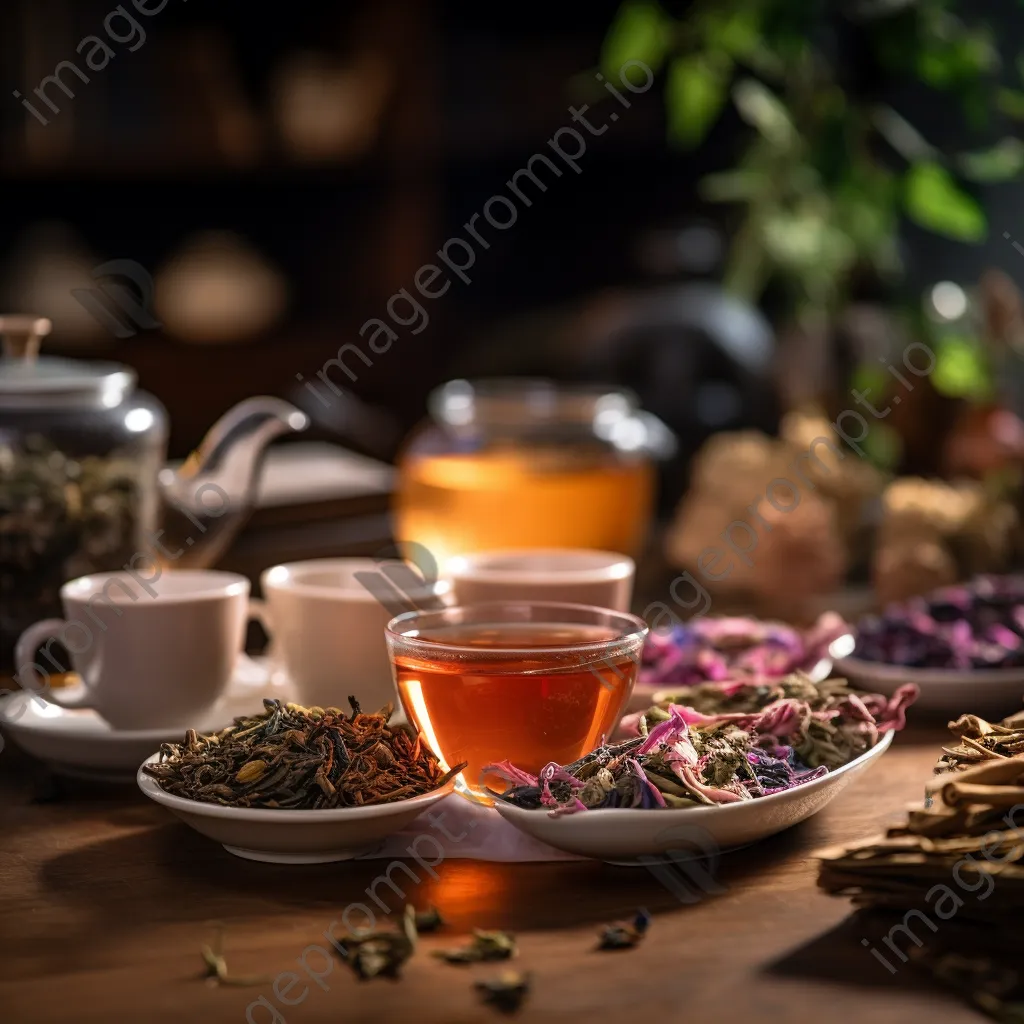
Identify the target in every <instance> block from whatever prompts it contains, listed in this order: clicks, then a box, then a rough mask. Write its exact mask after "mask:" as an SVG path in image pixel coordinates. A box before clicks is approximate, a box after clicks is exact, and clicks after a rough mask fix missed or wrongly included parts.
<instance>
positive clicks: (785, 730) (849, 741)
mask: <svg viewBox="0 0 1024 1024" xmlns="http://www.w3.org/2000/svg"><path fill="white" fill-rule="evenodd" d="M916 697H917V687H915V686H904V687H900V689H899V690H897V691H896V693H895V694H894V695H893V696H892V697H883V696H881V695H880V694H858V693H856V692H855V691H853V690H851V689H850V688H849V687H848V686H847V685H846V682H845V681H844V680H842V679H830V680H827V681H825V682H823V683H814V682H812V681H811V680H810V678H808V677H807V676H806V675H804V674H802V673H795V674H794V675H792V676H789V677H787V678H785V679H782V680H778V681H774V682H745V681H738V682H732V683H725V684H702V685H700V686H696V687H690V688H687V689H684V690H682V691H681V692H680V693H678V694H675V695H673V697H672V700H670V701H666V702H664V703H663V704H659V705H658V706H656V707H653V708H651V709H650V710H649V711H646V712H644V713H643V714H640V715H633V716H631V717H630V718H629V719H627V720H626V721H625V722H624V723H623V724H624V726H626V727H627V728H633V729H635V730H636V731H638V733H639V735H637V736H636V737H634V738H632V739H629V740H626V741H625V742H623V743H618V744H614V745H611V746H603V747H598V748H597V749H596V750H594V751H592V752H591V753H589V754H586V755H585V756H584V757H581V758H580V759H579V760H578V761H574V762H573V763H572V764H569V765H565V766H561V765H558V764H555V763H554V762H552V763H551V764H548V765H546V766H545V767H544V768H542V769H541V771H540V774H539V775H538V776H534V775H531V774H530V773H528V772H524V771H521V770H520V769H518V768H516V767H515V766H514V765H512V764H510V763H509V762H507V761H503V762H502V763H500V764H497V765H493V766H491V767H490V768H488V769H487V770H488V771H493V772H495V773H497V774H499V775H501V776H502V777H503V778H504V779H506V780H507V781H508V782H509V784H510V785H509V788H508V789H506V791H505V792H504V793H503V794H502V799H504V800H507V801H509V802H510V803H512V804H515V805H517V806H519V807H524V808H527V809H531V810H532V809H538V808H545V809H547V810H549V811H551V812H552V813H554V814H571V813H574V812H577V811H587V810H594V809H598V808H610V807H620V808H661V807H674V808H686V807H696V806H700V805H714V804H725V803H734V802H736V801H740V800H752V799H755V798H757V797H763V796H768V795H770V794H772V793H778V792H780V791H782V790H786V789H791V788H792V787H793V786H798V785H800V784H802V783H804V782H809V781H811V780H812V779H817V778H820V777H821V776H822V775H825V774H827V773H828V772H829V771H831V770H832V769H834V768H838V767H840V766H841V765H844V764H846V763H847V762H848V761H851V760H853V759H854V758H855V757H859V756H860V755H861V754H863V753H865V752H866V751H868V750H870V749H871V748H872V747H873V746H874V745H875V744H876V743H877V742H878V740H879V738H880V736H881V735H882V734H883V733H885V732H888V731H891V730H895V729H902V728H903V725H904V722H905V712H906V708H907V707H908V706H909V705H910V704H911V703H912V702H913V701H914V700H915V698H916Z"/></svg>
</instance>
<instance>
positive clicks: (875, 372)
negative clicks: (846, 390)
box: [850, 363, 892, 401]
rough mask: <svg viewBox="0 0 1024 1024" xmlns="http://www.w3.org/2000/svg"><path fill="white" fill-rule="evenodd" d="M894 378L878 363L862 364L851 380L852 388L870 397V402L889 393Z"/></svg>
mask: <svg viewBox="0 0 1024 1024" xmlns="http://www.w3.org/2000/svg"><path fill="white" fill-rule="evenodd" d="M891 384H892V377H891V376H890V375H889V374H887V373H886V372H885V370H883V369H882V368H881V367H880V366H879V365H878V364H877V363H861V364H860V365H859V366H858V367H857V369H856V370H854V371H853V376H852V377H851V378H850V388H851V390H853V391H859V392H861V393H862V394H866V395H867V396H868V399H869V401H873V400H874V399H875V398H884V397H885V396H886V395H887V394H888V393H889V389H890V388H889V386H890V385H891Z"/></svg>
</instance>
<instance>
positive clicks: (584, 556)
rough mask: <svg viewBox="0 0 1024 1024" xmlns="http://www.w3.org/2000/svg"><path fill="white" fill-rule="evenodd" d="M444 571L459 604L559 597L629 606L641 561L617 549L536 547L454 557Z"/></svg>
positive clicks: (563, 600)
mask: <svg viewBox="0 0 1024 1024" xmlns="http://www.w3.org/2000/svg"><path fill="white" fill-rule="evenodd" d="M442 575H443V576H444V577H445V578H446V579H447V580H448V581H449V583H450V584H451V590H452V597H453V599H454V600H455V602H456V603H457V604H459V605H463V606H465V605H471V604H480V603H482V602H490V601H557V602H561V603H565V604H586V605H593V606H596V607H598V608H611V609H614V610H615V611H619V612H628V611H629V603H630V601H631V600H632V597H633V578H634V576H635V575H636V565H635V564H634V562H633V559H632V558H629V557H628V556H626V555H620V554H616V553H615V552H613V551H590V550H585V549H572V548H535V549H524V550H520V551H515V550H512V551H481V552H477V553H475V554H471V555H460V556H458V557H456V558H452V559H449V561H448V562H447V563H446V564H445V566H444V570H443V573H442Z"/></svg>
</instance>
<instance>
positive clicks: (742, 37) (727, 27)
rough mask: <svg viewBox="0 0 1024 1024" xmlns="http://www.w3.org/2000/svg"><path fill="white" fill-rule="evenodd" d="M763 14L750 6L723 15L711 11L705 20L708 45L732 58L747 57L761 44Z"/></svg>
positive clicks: (705, 34) (719, 12)
mask: <svg viewBox="0 0 1024 1024" xmlns="http://www.w3.org/2000/svg"><path fill="white" fill-rule="evenodd" d="M760 22H761V12H760V11H759V10H758V9H757V8H756V6H755V5H753V4H750V5H748V6H746V7H741V8H740V9H738V10H734V11H730V12H728V13H723V12H721V11H716V10H711V11H709V12H708V13H707V14H706V15H705V18H704V38H705V40H706V45H707V46H708V47H709V48H711V49H714V50H722V51H723V52H725V53H727V54H729V55H730V56H731V57H740V58H742V57H747V56H750V55H751V54H753V53H754V52H755V51H756V50H757V49H758V47H759V46H760V44H761V24H760Z"/></svg>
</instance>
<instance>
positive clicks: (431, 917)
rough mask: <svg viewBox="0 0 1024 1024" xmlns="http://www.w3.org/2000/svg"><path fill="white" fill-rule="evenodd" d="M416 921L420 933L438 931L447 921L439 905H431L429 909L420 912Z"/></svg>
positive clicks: (415, 918) (416, 916)
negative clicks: (439, 909)
mask: <svg viewBox="0 0 1024 1024" xmlns="http://www.w3.org/2000/svg"><path fill="white" fill-rule="evenodd" d="M414 921H415V923H416V931H417V932H419V934H420V935H426V934H427V933H428V932H436V931H437V930H438V929H440V928H443V927H444V923H445V922H444V918H443V917H442V916H441V914H440V912H439V911H438V909H437V907H430V908H429V909H428V910H423V911H420V912H418V913H417V914H416V915H415V917H414Z"/></svg>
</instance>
